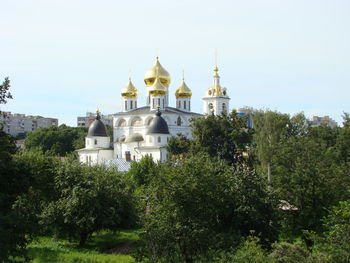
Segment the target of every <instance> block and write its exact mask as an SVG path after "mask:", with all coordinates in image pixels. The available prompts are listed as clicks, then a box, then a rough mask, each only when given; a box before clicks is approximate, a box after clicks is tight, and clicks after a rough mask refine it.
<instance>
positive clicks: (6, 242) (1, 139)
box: [0, 78, 27, 262]
mask: <svg viewBox="0 0 350 263" xmlns="http://www.w3.org/2000/svg"><path fill="white" fill-rule="evenodd" d="M9 88H10V80H9V79H8V78H5V81H4V82H3V83H2V85H0V104H6V103H7V99H12V95H11V93H10V92H9ZM15 152H16V146H15V144H14V141H13V138H12V137H10V136H9V135H7V134H6V133H5V132H3V131H2V126H1V123H0V262H8V261H9V256H16V255H21V254H23V249H24V247H25V245H26V244H27V238H26V236H25V234H26V233H27V231H26V228H25V227H24V225H23V224H22V222H21V221H19V219H18V216H17V214H16V212H15V211H14V210H13V209H12V205H13V203H14V202H15V200H16V198H17V196H18V195H19V194H21V193H22V192H24V191H26V189H27V184H26V182H27V180H26V178H25V177H23V176H22V175H21V174H18V173H16V166H15V163H14V161H13V154H14V153H15Z"/></svg>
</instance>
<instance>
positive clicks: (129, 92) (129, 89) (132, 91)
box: [121, 78, 138, 98]
mask: <svg viewBox="0 0 350 263" xmlns="http://www.w3.org/2000/svg"><path fill="white" fill-rule="evenodd" d="M121 94H122V97H123V98H136V97H137V94H138V91H137V89H136V88H135V86H134V84H132V82H131V78H129V82H128V84H126V86H125V87H124V88H123V89H122V93H121Z"/></svg>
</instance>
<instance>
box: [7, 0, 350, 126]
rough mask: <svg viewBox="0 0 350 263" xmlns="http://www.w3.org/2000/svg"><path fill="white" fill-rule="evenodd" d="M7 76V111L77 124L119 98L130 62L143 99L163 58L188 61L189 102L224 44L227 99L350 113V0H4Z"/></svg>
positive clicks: (197, 102)
mask: <svg viewBox="0 0 350 263" xmlns="http://www.w3.org/2000/svg"><path fill="white" fill-rule="evenodd" d="M0 7H1V8H0V81H2V79H3V78H4V77H6V76H9V77H10V79H11V84H12V87H11V92H12V93H13V96H14V99H13V100H12V101H10V102H9V103H8V104H7V105H5V106H1V110H3V111H11V112H16V113H25V114H31V115H42V116H46V117H55V118H58V119H59V122H60V124H62V123H66V124H68V125H72V126H75V125H76V117H77V116H84V115H85V113H86V111H95V110H96V109H97V108H99V109H100V110H101V111H102V113H104V114H108V113H115V112H118V111H120V109H121V97H120V91H121V89H122V88H123V86H124V85H125V84H126V83H127V80H128V77H129V70H131V75H132V80H133V82H134V84H135V86H136V88H138V90H139V105H144V104H145V101H146V87H145V85H144V82H143V75H144V73H145V72H146V70H147V69H148V68H150V67H151V66H152V65H153V64H154V61H155V56H156V49H157V48H159V57H160V62H161V64H162V65H163V66H164V67H165V68H166V69H167V70H168V71H169V73H170V74H171V77H172V83H171V86H170V92H171V96H170V97H171V101H170V103H171V104H172V106H175V97H174V92H175V90H176V88H177V87H178V86H179V84H180V81H181V75H182V70H185V78H186V82H187V84H188V86H189V87H190V88H191V89H192V92H193V97H192V105H193V106H192V109H193V110H194V111H196V112H202V108H203V106H202V100H201V99H202V97H203V96H204V91H205V89H206V88H207V87H208V86H210V85H211V84H212V75H213V68H214V50H215V49H217V50H218V66H219V70H220V71H219V74H220V76H221V84H222V85H223V86H225V87H226V88H227V89H228V93H229V96H230V97H231V102H230V107H231V109H233V108H238V107H241V106H244V105H247V106H251V107H254V108H258V109H259V108H269V109H272V110H278V111H280V112H284V113H291V114H294V113H297V112H300V111H304V112H305V114H306V115H307V116H308V117H312V116H313V115H319V116H324V115H330V116H331V117H332V118H334V119H335V120H336V121H338V122H341V115H342V112H343V111H346V112H350V103H349V100H350V74H349V72H350V52H349V47H350V1H349V0H327V1H326V0H247V1H242V0H239V1H238V0H216V1H213V0H211V1H206V0H176V1H175V0H174V1H165V0H147V1H141V0H139V1H132V0H129V1H117V0H113V1H112V0H110V1H108V0H98V1H97V0H22V1H21V0H0Z"/></svg>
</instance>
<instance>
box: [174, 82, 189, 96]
mask: <svg viewBox="0 0 350 263" xmlns="http://www.w3.org/2000/svg"><path fill="white" fill-rule="evenodd" d="M175 96H176V98H177V99H178V98H191V97H192V91H191V90H190V88H189V87H188V86H187V85H186V83H185V80H184V79H182V82H181V85H180V87H179V88H178V89H177V90H176V91H175Z"/></svg>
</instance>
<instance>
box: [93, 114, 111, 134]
mask: <svg viewBox="0 0 350 263" xmlns="http://www.w3.org/2000/svg"><path fill="white" fill-rule="evenodd" d="M88 136H101V137H108V135H107V130H106V126H105V125H104V123H103V122H102V121H101V116H100V113H99V111H97V114H96V119H95V120H94V121H93V122H92V123H91V124H90V127H89V131H88Z"/></svg>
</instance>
